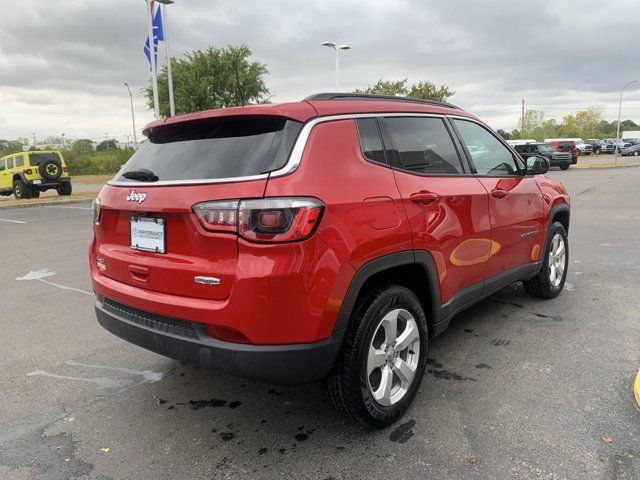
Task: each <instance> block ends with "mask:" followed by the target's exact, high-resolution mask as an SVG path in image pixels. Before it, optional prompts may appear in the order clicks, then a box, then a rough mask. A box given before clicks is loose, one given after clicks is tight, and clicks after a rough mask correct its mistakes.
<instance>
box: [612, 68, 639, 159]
mask: <svg viewBox="0 0 640 480" xmlns="http://www.w3.org/2000/svg"><path fill="white" fill-rule="evenodd" d="M634 83H638V80H631V81H630V82H629V83H627V84H626V85H625V86H624V87H622V89H621V90H620V104H619V105H618V133H617V134H616V140H617V143H616V162H617V161H618V155H619V154H620V117H621V115H622V92H623V91H624V89H625V88H627V87H628V86H629V85H633V84H634Z"/></svg>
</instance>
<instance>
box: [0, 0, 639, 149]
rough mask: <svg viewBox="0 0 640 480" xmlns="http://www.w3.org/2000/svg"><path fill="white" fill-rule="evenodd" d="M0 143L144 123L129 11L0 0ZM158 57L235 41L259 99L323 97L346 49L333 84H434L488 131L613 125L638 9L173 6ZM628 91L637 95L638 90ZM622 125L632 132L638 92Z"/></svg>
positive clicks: (122, 3) (572, 5)
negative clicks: (560, 121)
mask: <svg viewBox="0 0 640 480" xmlns="http://www.w3.org/2000/svg"><path fill="white" fill-rule="evenodd" d="M0 11H2V13H3V19H4V21H3V22H2V28H0V138H15V137H29V138H31V137H32V135H33V134H35V135H36V138H38V139H43V138H45V137H46V136H49V135H60V134H61V133H66V135H67V137H68V138H79V137H89V138H94V139H100V138H104V136H105V134H108V136H109V137H116V138H118V139H119V140H121V141H126V138H125V135H128V134H130V132H131V126H130V110H129V98H128V94H127V91H126V88H125V87H124V86H123V84H122V83H123V82H128V83H129V84H130V85H131V86H132V88H133V92H134V96H135V100H134V101H135V110H136V116H137V121H138V126H139V127H140V128H141V127H142V126H143V125H144V123H146V122H147V121H149V120H150V119H151V115H150V113H149V111H148V110H147V109H146V106H145V101H144V99H143V98H142V95H141V93H140V88H142V86H144V85H145V83H146V82H147V81H148V78H149V69H148V64H147V63H146V59H145V57H144V55H143V53H142V46H143V43H144V40H145V38H146V23H145V21H146V17H145V8H144V2H143V1H142V0H101V1H97V0H65V1H55V2H52V1H49V2H44V1H42V0H21V1H19V2H18V1H15V0H0ZM168 20H169V28H170V33H171V40H172V54H173V55H174V56H180V55H181V54H182V53H184V52H185V51H189V50H194V49H203V48H206V47H207V46H209V45H214V46H224V45H227V44H240V43H246V44H248V45H249V46H250V47H251V48H252V49H253V52H254V56H255V58H256V59H259V60H260V61H262V62H264V63H266V64H267V66H268V68H269V71H270V75H269V76H268V77H267V84H268V86H269V88H270V90H271V93H272V94H273V98H272V101H274V102H279V101H290V100H297V99H301V98H303V97H304V96H306V95H308V94H311V93H314V92H320V91H332V90H333V89H334V87H333V83H334V70H333V68H334V67H333V57H332V53H333V52H332V51H330V50H329V49H327V48H325V47H322V46H320V43H321V42H323V41H326V40H333V41H336V42H339V43H347V44H349V45H351V46H352V48H353V49H352V50H350V51H348V52H345V53H344V55H343V56H342V57H341V59H342V61H341V84H342V85H341V87H342V89H344V90H352V89H354V88H358V87H364V86H366V85H368V84H370V83H374V82H375V81H376V80H377V79H379V78H384V79H401V78H405V77H408V78H409V80H410V81H418V80H421V79H429V80H432V81H434V82H436V83H447V84H449V85H450V86H451V87H452V88H453V89H454V90H455V91H456V94H455V95H454V97H453V98H451V100H450V101H452V102H453V103H456V104H458V105H460V106H461V107H463V108H464V109H466V110H469V111H471V112H473V113H475V114H477V115H479V116H481V117H482V118H484V119H485V120H487V121H488V122H489V123H490V124H491V125H492V126H493V127H494V128H508V129H511V128H514V127H515V126H516V125H517V121H518V115H519V108H520V99H521V98H523V97H524V98H525V99H526V102H527V107H528V108H536V109H541V110H543V111H544V112H545V115H546V118H561V117H562V116H563V115H565V114H566V113H569V112H571V111H575V110H578V109H583V108H587V107H590V106H598V107H601V108H602V109H603V110H602V111H603V114H604V117H605V118H606V119H609V120H613V119H615V118H617V105H618V95H619V90H620V88H621V87H622V86H623V85H624V84H625V83H627V82H628V81H630V80H634V79H636V78H637V79H640V62H639V60H640V47H639V45H640V2H638V0H617V1H616V2H609V3H603V2H602V1H600V0H575V1H561V0H555V1H529V2H516V1H513V0H504V1H503V0H500V1H498V0H493V1H491V0H486V1H479V0H448V1H436V0H433V1H429V2H427V1H424V0H423V1H419V0H393V1H391V0H388V1H383V0H323V1H322V2H320V1H300V0H268V1H267V0H176V3H175V4H174V5H171V6H170V7H169V19H168ZM639 85H640V84H639ZM623 107H624V108H623V118H632V119H634V120H635V121H636V122H638V121H640V90H638V89H636V90H634V89H632V88H631V89H629V90H628V91H627V92H625V103H624V105H623Z"/></svg>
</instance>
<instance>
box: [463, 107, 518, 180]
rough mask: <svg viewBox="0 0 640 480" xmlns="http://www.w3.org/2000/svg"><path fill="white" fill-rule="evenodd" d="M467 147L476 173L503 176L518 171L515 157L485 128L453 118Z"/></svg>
mask: <svg viewBox="0 0 640 480" xmlns="http://www.w3.org/2000/svg"><path fill="white" fill-rule="evenodd" d="M453 121H454V123H455V125H456V127H457V128H458V131H459V132H460V140H461V141H462V143H463V144H464V145H465V146H466V147H467V150H468V151H469V154H470V155H471V160H472V161H473V164H474V165H475V167H476V171H477V173H478V175H488V176H494V177H503V176H506V175H515V174H516V173H517V172H518V169H517V167H516V165H517V164H516V159H515V158H514V156H513V154H512V153H511V150H509V149H508V148H507V147H505V146H504V144H503V143H502V142H500V141H499V140H498V139H497V138H496V137H495V136H494V135H493V134H491V133H490V132H489V131H488V130H487V129H486V128H484V127H482V126H480V125H478V124H477V123H475V122H470V121H467V120H458V119H454V120H453Z"/></svg>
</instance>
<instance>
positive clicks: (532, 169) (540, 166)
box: [526, 155, 549, 175]
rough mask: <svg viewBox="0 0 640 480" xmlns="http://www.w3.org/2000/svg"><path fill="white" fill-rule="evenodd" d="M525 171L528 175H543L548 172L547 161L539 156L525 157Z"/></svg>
mask: <svg viewBox="0 0 640 480" xmlns="http://www.w3.org/2000/svg"><path fill="white" fill-rule="evenodd" d="M526 171H527V174H528V175H543V174H545V173H547V172H548V171H549V161H548V160H547V159H546V158H545V157H541V156H539V155H534V156H531V157H527V161H526Z"/></svg>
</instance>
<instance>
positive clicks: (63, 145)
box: [62, 133, 66, 150]
mask: <svg viewBox="0 0 640 480" xmlns="http://www.w3.org/2000/svg"><path fill="white" fill-rule="evenodd" d="M65 135H66V133H63V134H62V150H64V147H65V144H64V136H65Z"/></svg>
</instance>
